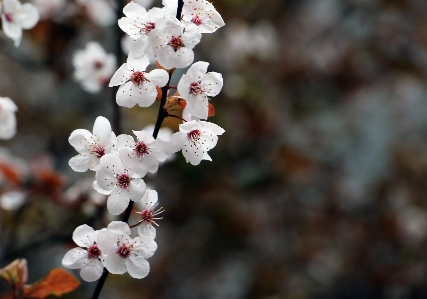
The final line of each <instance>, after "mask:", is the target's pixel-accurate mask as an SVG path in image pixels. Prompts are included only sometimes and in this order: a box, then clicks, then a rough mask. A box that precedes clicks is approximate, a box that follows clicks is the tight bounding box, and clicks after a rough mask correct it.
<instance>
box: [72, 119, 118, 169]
mask: <svg viewBox="0 0 427 299" xmlns="http://www.w3.org/2000/svg"><path fill="white" fill-rule="evenodd" d="M68 141H69V142H70V144H71V145H72V146H73V147H74V148H75V149H76V151H78V152H79V155H77V156H74V157H73V158H71V159H70V161H69V162H68V164H69V165H70V166H71V168H72V169H73V170H74V171H77V172H84V171H86V170H88V169H92V170H96V168H95V167H96V166H97V165H98V164H99V160H100V159H101V157H102V156H104V155H105V154H108V153H110V152H111V150H112V149H113V147H114V145H115V144H116V135H115V134H114V132H112V131H111V125H110V122H109V121H108V119H106V118H105V117H103V116H98V117H97V118H96V120H95V123H94V125H93V134H92V133H91V132H89V131H88V130H85V129H77V130H74V131H73V132H72V133H71V135H70V137H69V138H68Z"/></svg>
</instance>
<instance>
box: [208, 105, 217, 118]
mask: <svg viewBox="0 0 427 299" xmlns="http://www.w3.org/2000/svg"><path fill="white" fill-rule="evenodd" d="M214 115H215V107H214V105H212V104H211V103H209V111H208V117H211V116H214Z"/></svg>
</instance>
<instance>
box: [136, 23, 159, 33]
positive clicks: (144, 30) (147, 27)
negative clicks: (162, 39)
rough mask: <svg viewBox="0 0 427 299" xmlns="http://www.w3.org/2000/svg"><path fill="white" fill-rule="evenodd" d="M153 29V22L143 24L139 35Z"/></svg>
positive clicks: (154, 25) (154, 26)
mask: <svg viewBox="0 0 427 299" xmlns="http://www.w3.org/2000/svg"><path fill="white" fill-rule="evenodd" d="M154 28H156V24H154V23H153V22H147V23H145V25H144V27H142V28H141V29H140V30H139V31H140V33H145V34H148V33H150V31H151V30H153V29H154Z"/></svg>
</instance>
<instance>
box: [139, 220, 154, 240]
mask: <svg viewBox="0 0 427 299" xmlns="http://www.w3.org/2000/svg"><path fill="white" fill-rule="evenodd" d="M138 234H139V235H142V236H149V237H151V238H153V239H155V238H156V229H155V228H154V226H152V225H150V226H148V225H146V224H141V225H139V226H138Z"/></svg>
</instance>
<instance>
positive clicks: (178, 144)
mask: <svg viewBox="0 0 427 299" xmlns="http://www.w3.org/2000/svg"><path fill="white" fill-rule="evenodd" d="M186 140H187V134H185V133H183V132H176V133H174V134H173V135H172V136H171V138H170V140H169V147H170V151H171V152H172V153H175V152H177V151H180V150H181V149H182V147H183V146H184V144H185V141H186Z"/></svg>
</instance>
